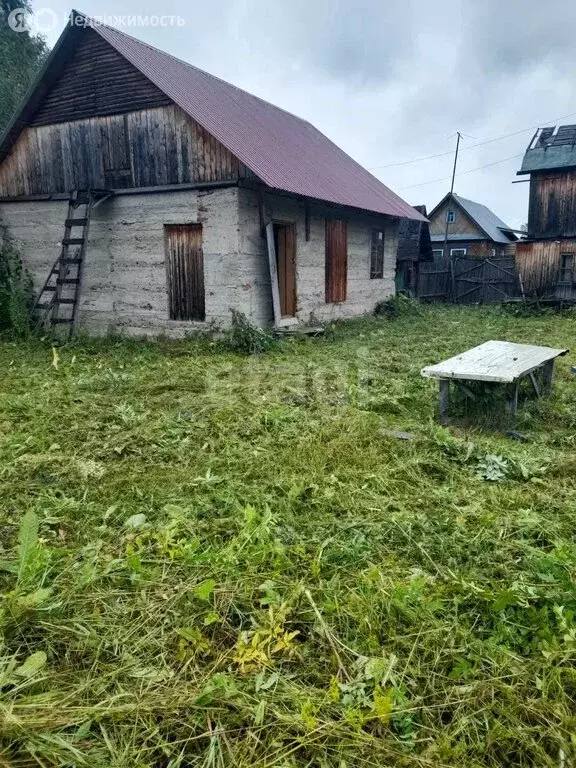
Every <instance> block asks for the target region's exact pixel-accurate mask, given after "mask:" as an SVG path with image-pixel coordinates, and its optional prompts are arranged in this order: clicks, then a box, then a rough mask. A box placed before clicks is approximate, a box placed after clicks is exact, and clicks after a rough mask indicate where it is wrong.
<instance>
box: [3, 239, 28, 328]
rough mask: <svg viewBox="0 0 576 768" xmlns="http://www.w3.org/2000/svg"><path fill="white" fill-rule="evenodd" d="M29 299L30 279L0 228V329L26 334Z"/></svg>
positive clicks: (14, 249)
mask: <svg viewBox="0 0 576 768" xmlns="http://www.w3.org/2000/svg"><path fill="white" fill-rule="evenodd" d="M33 303H34V294H33V287H32V279H31V277H30V275H29V274H28V272H27V270H26V269H25V268H24V267H23V265H22V259H21V257H20V254H19V252H18V249H17V248H16V246H15V245H14V242H13V240H12V238H11V237H10V235H9V234H8V233H7V231H6V230H5V229H3V230H0V331H11V332H13V333H15V334H16V335H18V336H26V335H27V334H28V333H29V331H30V317H31V311H32V306H33Z"/></svg>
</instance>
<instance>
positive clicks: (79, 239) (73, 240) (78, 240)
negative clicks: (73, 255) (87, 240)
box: [62, 237, 84, 245]
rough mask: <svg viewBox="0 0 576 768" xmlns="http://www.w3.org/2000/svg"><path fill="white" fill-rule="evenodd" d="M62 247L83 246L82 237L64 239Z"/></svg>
mask: <svg viewBox="0 0 576 768" xmlns="http://www.w3.org/2000/svg"><path fill="white" fill-rule="evenodd" d="M62 245H84V238H83V237H65V238H64V239H63V240H62Z"/></svg>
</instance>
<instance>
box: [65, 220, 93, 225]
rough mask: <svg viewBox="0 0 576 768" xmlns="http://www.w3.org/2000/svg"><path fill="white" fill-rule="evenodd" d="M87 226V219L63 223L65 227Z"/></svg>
mask: <svg viewBox="0 0 576 768" xmlns="http://www.w3.org/2000/svg"><path fill="white" fill-rule="evenodd" d="M86 224H88V219H66V221H65V222H64V226H65V227H85V226H86Z"/></svg>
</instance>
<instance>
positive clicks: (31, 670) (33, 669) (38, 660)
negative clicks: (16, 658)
mask: <svg viewBox="0 0 576 768" xmlns="http://www.w3.org/2000/svg"><path fill="white" fill-rule="evenodd" d="M45 664H46V654H45V653H44V651H37V652H36V653H33V654H32V655H31V656H28V658H27V659H26V661H25V662H24V663H23V664H20V666H19V667H16V669H15V670H14V674H15V675H17V676H18V677H23V678H25V679H26V680H27V679H28V678H30V677H32V676H33V675H35V674H36V673H37V672H40V670H41V669H42V668H43V667H44V665H45Z"/></svg>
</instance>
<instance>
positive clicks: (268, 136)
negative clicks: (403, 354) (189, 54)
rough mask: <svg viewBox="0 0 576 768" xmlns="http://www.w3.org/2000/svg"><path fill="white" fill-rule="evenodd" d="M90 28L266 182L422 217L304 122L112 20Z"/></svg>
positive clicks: (319, 196) (337, 200) (339, 201)
mask: <svg viewBox="0 0 576 768" xmlns="http://www.w3.org/2000/svg"><path fill="white" fill-rule="evenodd" d="M94 29H95V30H96V31H97V32H98V33H99V34H100V35H101V36H102V37H103V38H104V39H105V40H107V41H108V42H109V43H110V44H111V45H112V46H114V48H115V49H116V50H117V51H118V52H119V53H121V54H122V55H123V56H124V57H125V58H126V59H128V61H130V62H131V63H132V64H134V66H135V67H137V68H138V69H139V70H140V71H141V72H142V73H143V74H144V75H146V77H147V78H148V79H149V80H151V81H152V82H153V83H154V84H155V85H157V86H158V87H159V88H160V89H161V90H162V91H164V93H165V94H166V95H167V96H169V97H170V98H171V99H172V100H173V101H174V102H175V103H176V104H178V106H180V107H181V108H182V109H183V110H184V111H185V112H187V113H188V114H189V115H190V117H192V118H193V119H194V120H196V121H197V122H198V123H200V125H201V126H202V127H203V128H205V129H206V130H207V131H209V132H210V133H211V134H212V135H213V136H215V137H216V138H217V139H218V141H220V142H221V143H222V144H223V145H224V146H225V147H227V149H229V150H230V151H231V152H233V153H234V154H235V155H236V157H237V158H238V159H239V160H240V161H241V162H242V163H244V165H246V166H247V167H248V168H250V170H252V171H253V172H254V173H255V174H256V175H257V176H258V177H259V178H260V179H262V181H264V182H265V183H266V184H267V185H268V186H270V187H273V188H275V189H280V190H283V191H286V192H292V193H295V194H297V195H304V196H306V197H313V198H317V199H318V200H326V201H328V202H331V203H337V204H339V205H347V206H352V207H353V208H362V209H364V210H367V211H374V212H375V213H381V214H386V215H389V216H400V217H404V218H409V219H418V220H422V221H426V219H425V218H424V217H423V216H422V215H421V214H420V213H418V211H416V210H414V208H412V207H411V206H410V205H408V203H406V202H405V201H404V200H402V198H400V197H398V195H396V194H395V193H394V192H392V190H390V189H388V187H386V186H385V185H384V184H382V182H380V181H379V180H378V179H376V178H375V177H374V176H372V174H371V173H369V172H368V171H367V170H366V169H365V168H363V167H362V166H361V165H359V164H358V163H357V162H356V161H355V160H353V159H352V158H351V157H350V156H349V155H347V154H346V153H345V152H343V151H342V150H341V149H340V148H339V147H337V146H336V145H335V144H334V143H333V142H332V141H330V139H328V138H327V137H326V136H324V134H322V133H320V131H318V130H317V129H316V128H314V126H313V125H311V124H310V123H308V122H307V121H305V120H302V119H301V118H299V117H296V116H295V115H292V114H290V113H289V112H286V111H284V110H283V109H280V108H279V107H275V106H274V105H273V104H269V103H268V102H266V101H263V100H262V99H259V98H258V97H256V96H253V95H252V94H250V93H247V92H246V91H243V90H241V89H240V88H236V86H234V85H231V84H230V83H226V82H225V81H224V80H220V79H219V78H217V77H214V76H213V75H210V74H208V73H207V72H203V71H202V70H200V69H197V68H196V67H193V66H192V65H191V64H186V62H183V61H180V59H176V58H174V56H171V55H169V54H167V53H164V52H163V51H160V50H158V49H157V48H154V47H152V46H150V45H147V44H146V43H143V42H141V41H140V40H136V39H135V38H133V37H130V36H129V35H126V34H125V33H123V32H120V31H119V30H117V29H114V28H113V27H108V26H105V25H101V24H94Z"/></svg>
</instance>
